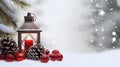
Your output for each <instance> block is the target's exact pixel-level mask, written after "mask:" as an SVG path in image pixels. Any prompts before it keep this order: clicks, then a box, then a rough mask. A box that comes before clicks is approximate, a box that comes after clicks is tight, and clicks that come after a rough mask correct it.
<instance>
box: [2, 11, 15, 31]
mask: <svg viewBox="0 0 120 67" xmlns="http://www.w3.org/2000/svg"><path fill="white" fill-rule="evenodd" d="M0 19H1V20H2V21H3V24H5V25H7V26H13V27H14V29H16V28H17V24H16V22H15V21H13V20H12V18H11V17H10V16H9V15H7V13H5V12H4V11H3V10H2V9H0ZM1 23H2V22H1Z"/></svg>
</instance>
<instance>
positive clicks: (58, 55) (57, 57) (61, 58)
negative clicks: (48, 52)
mask: <svg viewBox="0 0 120 67" xmlns="http://www.w3.org/2000/svg"><path fill="white" fill-rule="evenodd" d="M56 59H57V60H58V61H62V60H63V55H62V54H60V53H59V54H56Z"/></svg>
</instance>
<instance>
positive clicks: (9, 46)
mask: <svg viewBox="0 0 120 67" xmlns="http://www.w3.org/2000/svg"><path fill="white" fill-rule="evenodd" d="M17 51H18V46H17V44H16V42H15V41H14V40H13V38H11V37H8V36H3V37H1V39H0V52H1V53H3V54H8V53H12V54H14V53H16V52H17Z"/></svg>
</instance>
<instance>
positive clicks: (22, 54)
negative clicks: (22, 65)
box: [16, 52, 25, 61]
mask: <svg viewBox="0 0 120 67" xmlns="http://www.w3.org/2000/svg"><path fill="white" fill-rule="evenodd" d="M24 59H25V55H24V53H22V52H21V53H17V54H16V61H22V60H24Z"/></svg>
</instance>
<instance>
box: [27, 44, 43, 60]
mask: <svg viewBox="0 0 120 67" xmlns="http://www.w3.org/2000/svg"><path fill="white" fill-rule="evenodd" d="M42 54H44V47H43V46H41V45H40V44H37V45H34V46H32V47H30V49H29V50H28V53H27V58H28V59H31V60H39V59H40V56H42Z"/></svg>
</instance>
